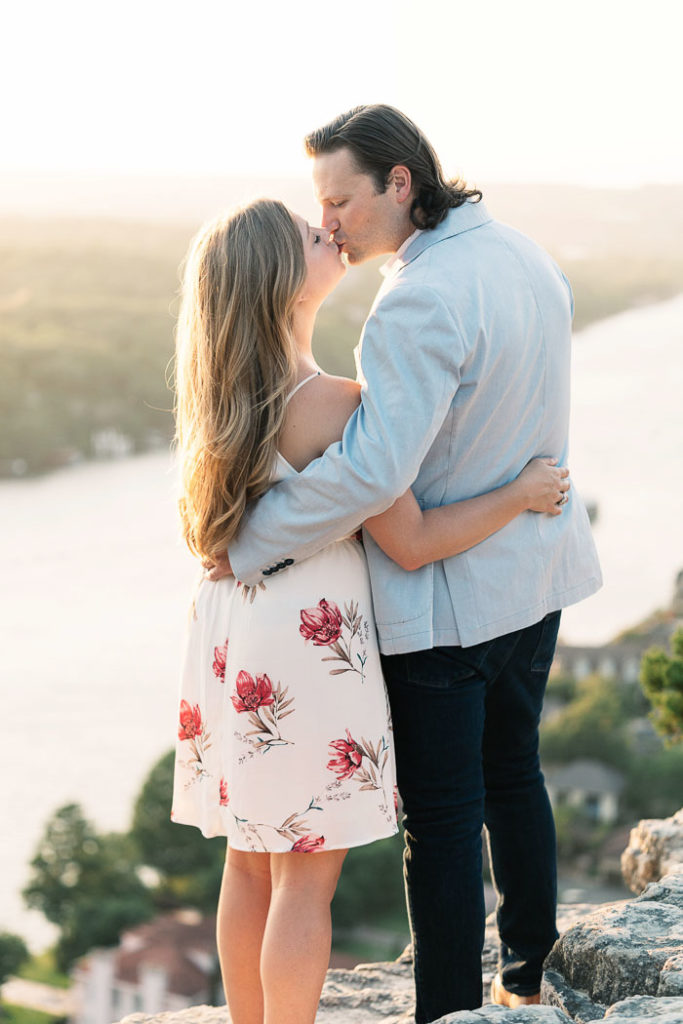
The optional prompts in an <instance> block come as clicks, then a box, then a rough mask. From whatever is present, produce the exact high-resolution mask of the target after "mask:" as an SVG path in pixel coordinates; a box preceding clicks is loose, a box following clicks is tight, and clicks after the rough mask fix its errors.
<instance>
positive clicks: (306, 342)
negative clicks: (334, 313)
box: [292, 302, 318, 375]
mask: <svg viewBox="0 0 683 1024" xmlns="http://www.w3.org/2000/svg"><path fill="white" fill-rule="evenodd" d="M317 312H318V310H317V309H308V308H306V304H305V303H303V302H302V303H300V304H299V306H298V307H297V310H296V312H295V314H294V323H293V324H292V332H293V335H294V343H295V345H296V353H297V365H298V368H299V374H300V375H301V374H302V373H303V372H304V371H306V372H309V373H310V372H312V371H313V370H317V369H318V366H317V363H316V361H315V358H314V356H313V347H312V345H313V329H314V327H315V318H316V314H317Z"/></svg>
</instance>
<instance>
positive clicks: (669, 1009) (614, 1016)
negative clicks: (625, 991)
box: [605, 996, 683, 1024]
mask: <svg viewBox="0 0 683 1024" xmlns="http://www.w3.org/2000/svg"><path fill="white" fill-rule="evenodd" d="M653 1018H654V1019H656V1021H657V1024H681V1021H683V999H655V998H654V997H653V996H633V997H632V998H631V999H623V1000H622V1001H621V1002H619V1003H615V1004H614V1006H610V1008H609V1010H608V1011H607V1014H606V1016H605V1024H645V1022H647V1021H650V1020H652V1019H653Z"/></svg>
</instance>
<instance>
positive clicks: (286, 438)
mask: <svg viewBox="0 0 683 1024" xmlns="http://www.w3.org/2000/svg"><path fill="white" fill-rule="evenodd" d="M359 404H360V386H359V385H358V384H357V383H356V381H354V380H349V378H348V377H333V376H330V375H328V374H321V375H320V376H319V377H317V378H316V379H315V380H312V381H311V382H310V384H306V385H305V386H304V387H303V388H301V390H300V391H297V393H296V394H295V395H294V396H293V397H292V400H291V402H290V403H289V408H288V410H287V418H286V420H285V425H284V429H283V431H282V435H281V437H280V451H281V452H282V454H283V455H284V457H285V458H286V459H287V460H288V461H289V462H291V463H292V465H294V466H296V468H300V466H301V464H302V463H303V464H304V465H305V464H306V463H307V462H309V461H311V460H312V459H315V458H317V457H318V456H319V455H322V453H323V452H324V451H325V449H326V448H327V447H328V446H329V445H331V444H333V443H334V442H335V441H339V440H341V436H342V434H343V433H344V427H345V426H346V423H347V420H348V419H349V417H350V416H351V415H352V414H353V413H354V412H355V410H356V409H357V407H358V405H359Z"/></svg>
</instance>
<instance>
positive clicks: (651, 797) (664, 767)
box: [622, 743, 683, 820]
mask: <svg viewBox="0 0 683 1024" xmlns="http://www.w3.org/2000/svg"><path fill="white" fill-rule="evenodd" d="M682 794H683V744H681V743H679V744H677V745H676V746H671V747H669V748H668V749H665V750H660V751H658V752H657V753H656V754H652V755H650V756H649V757H639V758H636V759H634V761H633V762H632V764H631V766H630V769H629V771H628V773H627V776H626V787H625V789H624V792H623V794H622V799H623V801H624V805H625V806H626V807H627V808H628V810H629V813H630V817H631V818H632V819H633V820H635V819H636V818H668V817H669V815H671V814H674V813H675V812H676V811H677V810H678V808H679V807H680V806H681V795H682Z"/></svg>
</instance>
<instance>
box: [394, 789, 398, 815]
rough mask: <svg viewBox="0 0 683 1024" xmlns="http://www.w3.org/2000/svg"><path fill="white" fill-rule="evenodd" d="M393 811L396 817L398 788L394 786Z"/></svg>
mask: <svg viewBox="0 0 683 1024" xmlns="http://www.w3.org/2000/svg"><path fill="white" fill-rule="evenodd" d="M394 810H395V811H396V814H397V815H398V786H394Z"/></svg>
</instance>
